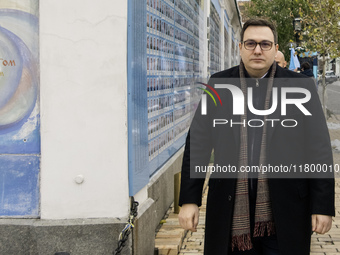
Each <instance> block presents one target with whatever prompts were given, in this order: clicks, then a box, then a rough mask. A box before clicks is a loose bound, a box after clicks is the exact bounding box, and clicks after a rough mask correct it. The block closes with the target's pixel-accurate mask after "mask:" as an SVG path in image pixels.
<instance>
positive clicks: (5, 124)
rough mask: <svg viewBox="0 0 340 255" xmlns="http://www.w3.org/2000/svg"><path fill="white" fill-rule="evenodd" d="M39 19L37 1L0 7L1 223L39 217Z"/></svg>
mask: <svg viewBox="0 0 340 255" xmlns="http://www.w3.org/2000/svg"><path fill="white" fill-rule="evenodd" d="M27 5H30V6H27ZM16 6H21V7H22V6H24V7H26V9H30V10H31V13H27V12H23V11H21V10H17V9H16ZM28 7H29V8H28ZM21 9H25V8H21ZM37 16H38V0H36V1H30V2H29V4H28V3H23V2H22V1H19V0H18V4H16V3H15V1H7V0H2V1H1V2H0V217H23V216H24V217H38V216H39V197H40V195H39V172H40V111H39V20H38V17H37Z"/></svg>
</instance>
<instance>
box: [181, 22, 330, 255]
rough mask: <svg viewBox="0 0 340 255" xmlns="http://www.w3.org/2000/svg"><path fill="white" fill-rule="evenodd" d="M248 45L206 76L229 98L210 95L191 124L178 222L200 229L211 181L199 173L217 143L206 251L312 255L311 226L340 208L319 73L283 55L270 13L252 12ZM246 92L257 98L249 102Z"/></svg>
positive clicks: (320, 225)
mask: <svg viewBox="0 0 340 255" xmlns="http://www.w3.org/2000/svg"><path fill="white" fill-rule="evenodd" d="M239 48H240V54H241V59H242V61H241V64H240V66H237V67H233V68H231V69H228V70H225V71H222V72H219V73H216V74H214V75H213V76H212V77H211V79H210V80H209V84H206V86H207V87H208V88H210V91H211V93H215V92H216V95H219V96H220V98H219V99H220V105H218V106H215V105H214V104H213V103H212V100H204V102H201V103H200V105H199V106H198V110H197V111H196V113H195V116H194V119H193V122H192V124H191V127H190V131H189V134H188V137H187V141H186V146H185V152H184V158H183V165H182V178H181V193H180V206H182V208H181V211H180V214H179V222H180V224H181V226H182V227H183V228H184V229H188V230H191V231H196V226H197V224H198V218H199V216H198V215H199V206H201V197H202V187H203V183H204V179H203V178H197V177H202V176H201V175H196V174H197V171H198V172H200V169H205V170H206V169H207V168H204V167H205V166H206V165H207V164H208V162H209V158H210V154H211V151H212V150H214V168H213V169H214V170H213V171H210V172H212V175H211V177H210V180H209V193H208V201H207V214H206V229H205V246H204V251H205V254H206V255H230V254H244V255H246V254H247V255H248V254H258V255H259V254H263V255H277V254H280V255H307V254H308V255H309V252H310V236H311V231H314V232H316V233H320V234H324V233H326V232H328V231H329V230H330V228H331V225H332V216H334V214H335V209H334V175H333V171H334V169H333V158H332V150H331V145H330V138H329V134H328V129H327V125H326V121H325V118H324V115H323V111H322V108H321V104H320V101H319V98H318V94H317V92H316V89H315V86H310V84H311V83H312V82H313V81H312V80H311V79H309V78H303V77H305V76H303V75H300V74H298V73H294V72H291V71H289V70H287V69H283V68H281V67H279V66H278V65H277V64H276V62H275V61H274V58H275V55H276V53H277V51H278V44H277V34H276V29H275V27H274V26H273V25H272V24H271V23H270V22H268V21H265V20H249V21H247V22H246V23H245V24H244V26H243V29H242V32H241V43H240V44H239ZM266 78H268V79H266ZM214 88H215V89H216V90H215V91H214ZM240 92H241V95H240ZM242 93H243V95H245V94H246V93H248V94H249V95H250V98H252V100H251V101H249V100H248V105H246V104H244V107H242V104H241V105H240V104H239V103H238V102H239V101H240V100H239V99H240V98H241V99H242ZM245 98H247V97H245ZM202 101H203V100H202ZM245 101H246V100H243V101H242V100H241V102H245ZM222 103H223V106H222ZM269 104H271V105H272V106H271V107H269ZM242 110H243V111H242ZM207 112H208V113H207ZM240 112H242V113H241V114H240ZM252 167H254V168H252ZM265 167H266V168H265ZM270 167H272V168H270ZM321 168H322V169H321ZM211 169H212V168H211ZM218 169H224V170H223V171H220V172H219V173H218ZM244 169H248V170H249V169H257V170H258V171H254V172H251V171H248V172H247V173H244V172H246V171H244ZM268 169H269V170H270V169H276V170H278V171H276V172H275V171H273V172H275V173H270V171H268V173H267V170H268ZM202 172H205V171H204V170H202ZM320 172H322V173H320Z"/></svg>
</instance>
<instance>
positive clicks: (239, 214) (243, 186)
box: [231, 61, 276, 251]
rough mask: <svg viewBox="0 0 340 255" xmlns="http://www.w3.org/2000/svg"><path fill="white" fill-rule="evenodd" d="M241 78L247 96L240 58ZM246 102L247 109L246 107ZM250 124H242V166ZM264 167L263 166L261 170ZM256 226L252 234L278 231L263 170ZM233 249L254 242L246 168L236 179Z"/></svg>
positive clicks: (271, 79)
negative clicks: (252, 239)
mask: <svg viewBox="0 0 340 255" xmlns="http://www.w3.org/2000/svg"><path fill="white" fill-rule="evenodd" d="M275 71H276V63H275V62H274V64H273V65H272V68H271V73H270V76H269V81H268V87H267V94H266V99H265V108H264V109H265V110H267V109H268V108H269V102H270V97H271V93H272V87H273V82H274V74H275ZM240 79H241V89H242V91H243V94H244V98H247V84H246V79H245V71H244V65H243V62H242V61H241V64H240ZM246 101H247V100H244V102H245V107H244V109H247V106H246ZM244 122H245V123H247V110H245V114H244V115H242V116H241V123H244ZM266 134H267V125H266V116H264V125H263V133H262V141H261V152H260V161H259V164H260V166H261V165H264V164H265V163H266ZM247 136H248V135H247V125H240V155H239V167H240V166H246V165H247V164H248V153H247V141H248V137H247ZM260 171H261V170H260ZM255 208H256V209H255V227H254V233H253V237H260V236H264V235H265V234H267V235H268V236H270V235H272V234H274V233H275V226H274V221H273V215H272V210H271V205H270V198H269V189H268V179H267V177H266V174H263V173H260V174H259V175H258V186H257V196H256V207H255ZM231 246H232V250H234V249H235V248H237V249H238V250H240V251H245V250H250V249H251V248H252V247H253V245H252V242H251V233H250V213H249V195H248V174H247V173H246V172H244V173H241V172H240V173H239V174H238V179H237V183H236V193H235V204H234V214H233V222H232V242H231Z"/></svg>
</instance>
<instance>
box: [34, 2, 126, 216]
mask: <svg viewBox="0 0 340 255" xmlns="http://www.w3.org/2000/svg"><path fill="white" fill-rule="evenodd" d="M40 47H41V48H40V49H41V50H40V55H41V56H40V61H41V62H40V67H41V69H40V70H41V140H42V141H41V146H42V151H41V157H42V160H41V217H42V219H70V218H101V217H124V216H127V214H128V210H129V198H128V165H127V162H128V159H127V70H126V66H127V64H126V60H127V58H126V56H127V1H117V0H115V1H112V0H99V1H92V0H58V1H55V0H44V1H40ZM78 175H82V176H83V177H84V182H83V183H82V184H77V183H76V182H75V178H76V177H77V176H78Z"/></svg>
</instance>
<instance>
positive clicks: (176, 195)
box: [174, 172, 181, 214]
mask: <svg viewBox="0 0 340 255" xmlns="http://www.w3.org/2000/svg"><path fill="white" fill-rule="evenodd" d="M174 186H175V188H174V213H177V214H178V213H179V211H180V207H179V205H178V202H179V191H180V187H181V172H179V173H177V174H175V176H174Z"/></svg>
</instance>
